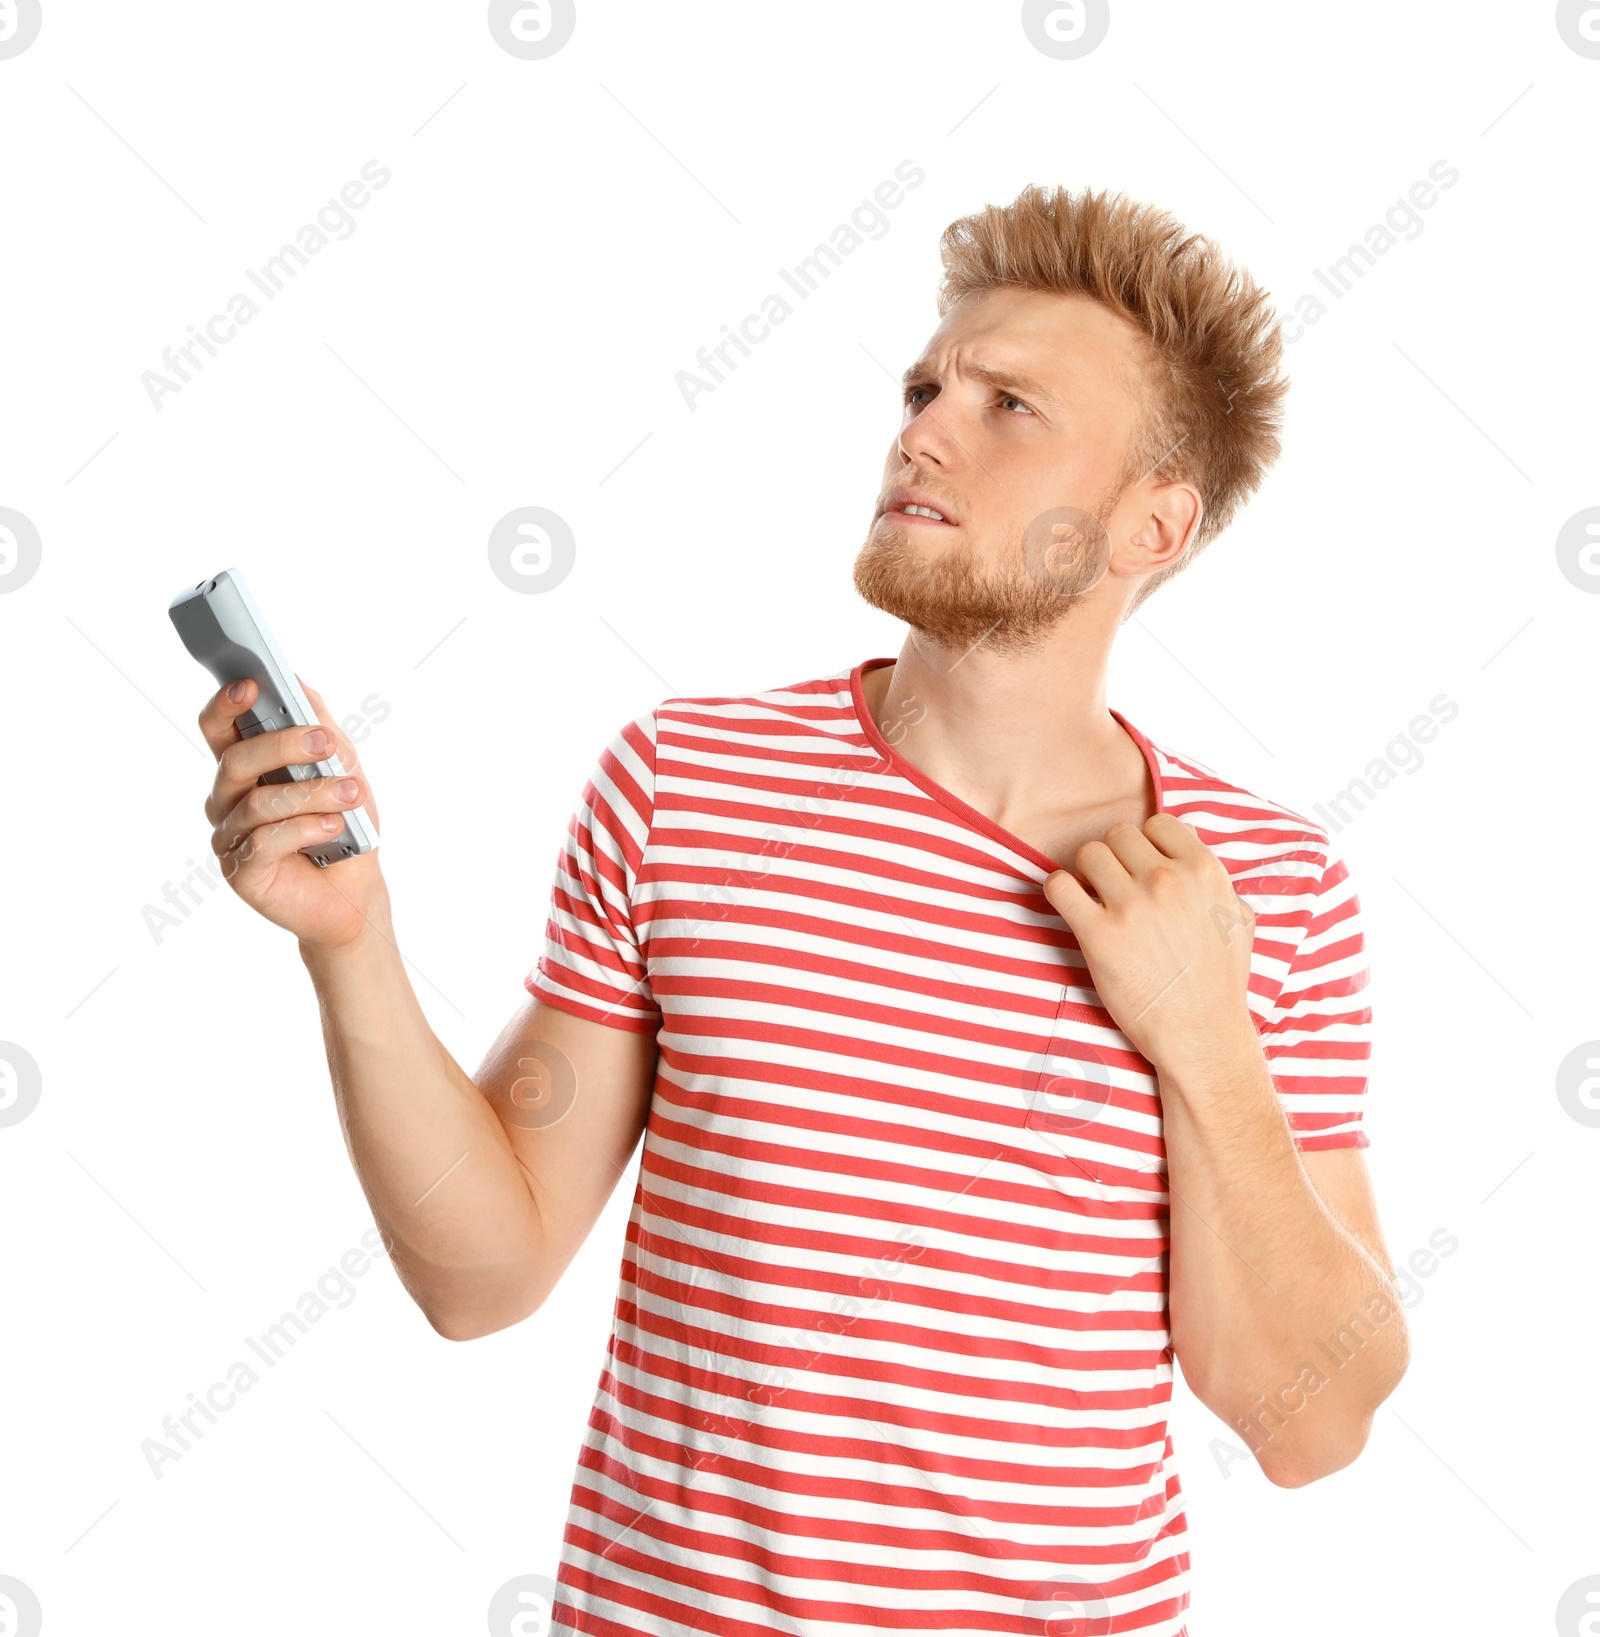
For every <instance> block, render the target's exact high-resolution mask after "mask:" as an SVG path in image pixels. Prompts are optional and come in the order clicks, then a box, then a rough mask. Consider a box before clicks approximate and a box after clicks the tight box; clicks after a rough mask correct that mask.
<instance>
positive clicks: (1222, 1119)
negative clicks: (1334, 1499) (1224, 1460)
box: [1159, 1033, 1409, 1484]
mask: <svg viewBox="0 0 1600 1637" xmlns="http://www.w3.org/2000/svg"><path fill="white" fill-rule="evenodd" d="M1159 1080H1160V1086H1161V1099H1162V1109H1163V1125H1164V1132H1165V1139H1166V1149H1167V1181H1168V1192H1169V1197H1170V1199H1171V1223H1170V1234H1171V1251H1170V1263H1169V1270H1168V1273H1169V1294H1168V1301H1169V1311H1170V1320H1171V1333H1172V1340H1173V1348H1174V1351H1175V1353H1176V1354H1177V1358H1178V1361H1179V1363H1180V1364H1181V1365H1182V1367H1183V1373H1184V1379H1185V1380H1186V1381H1187V1382H1188V1383H1189V1384H1190V1386H1191V1387H1192V1388H1193V1389H1194V1391H1195V1393H1196V1394H1197V1396H1198V1397H1200V1398H1201V1400H1202V1401H1203V1402H1204V1403H1205V1404H1206V1405H1207V1406H1208V1407H1209V1408H1210V1409H1212V1410H1213V1411H1214V1412H1215V1413H1216V1414H1217V1415H1219V1416H1221V1417H1222V1419H1223V1420H1224V1421H1226V1422H1227V1423H1228V1424H1229V1425H1230V1426H1232V1427H1234V1428H1235V1429H1236V1430H1237V1431H1238V1432H1239V1433H1240V1435H1241V1436H1242V1437H1244V1438H1245V1440H1246V1442H1247V1443H1248V1444H1249V1446H1250V1448H1251V1451H1252V1453H1254V1454H1255V1456H1256V1458H1257V1460H1258V1462H1259V1463H1260V1465H1261V1467H1262V1470H1263V1471H1264V1472H1266V1473H1267V1474H1268V1476H1269V1477H1271V1478H1273V1480H1274V1481H1275V1482H1279V1483H1289V1484H1295V1483H1303V1482H1308V1481H1310V1480H1311V1479H1312V1478H1315V1477H1317V1476H1320V1475H1322V1474H1323V1473H1325V1472H1330V1471H1335V1470H1337V1469H1338V1468H1339V1467H1341V1466H1344V1465H1346V1464H1348V1462H1349V1461H1351V1460H1353V1459H1354V1458H1355V1456H1356V1455H1357V1454H1358V1453H1359V1452H1360V1449H1361V1446H1362V1444H1363V1443H1364V1442H1365V1439H1366V1435H1367V1431H1368V1428H1369V1427H1370V1424H1371V1419H1372V1414H1373V1412H1374V1411H1375V1410H1376V1408H1377V1406H1378V1405H1379V1404H1380V1403H1381V1402H1382V1401H1383V1399H1384V1398H1386V1397H1387V1396H1388V1394H1389V1393H1390V1392H1391V1391H1393V1389H1394V1387H1395V1385H1396V1384H1397V1383H1398V1381H1399V1379H1400V1377H1401V1375H1402V1374H1403V1373H1404V1370H1405V1363H1406V1357H1407V1351H1408V1345H1409V1344H1408V1339H1407V1334H1406V1325H1405V1318H1404V1314H1403V1312H1402V1310H1401V1306H1400V1302H1399V1299H1398V1297H1397V1296H1396V1295H1395V1294H1394V1292H1393V1291H1392V1289H1391V1288H1390V1287H1389V1284H1388V1281H1387V1276H1386V1273H1385V1270H1384V1269H1383V1268H1382V1267H1381V1266H1380V1265H1379V1264H1378V1262H1377V1261H1376V1260H1374V1258H1373V1257H1372V1255H1371V1254H1370V1253H1369V1252H1368V1251H1367V1250H1366V1248H1365V1247H1364V1246H1363V1245H1362V1244H1361V1243H1360V1242H1359V1241H1358V1240H1357V1239H1355V1238H1354V1237H1353V1236H1352V1235H1351V1234H1350V1233H1349V1232H1348V1231H1346V1229H1345V1228H1344V1227H1343V1226H1342V1225H1341V1224H1340V1223H1339V1222H1338V1220H1337V1219H1336V1218H1335V1217H1334V1216H1333V1215H1332V1214H1331V1213H1330V1212H1329V1210H1328V1208H1327V1206H1326V1205H1325V1204H1324V1202H1323V1200H1322V1198H1321V1196H1320V1195H1319V1194H1318V1193H1317V1191H1316V1189H1315V1187H1314V1186H1313V1185H1312V1183H1311V1180H1310V1178H1309V1177H1308V1176H1307V1175H1306V1172H1305V1168H1304V1167H1303V1166H1302V1164H1301V1163H1300V1157H1299V1153H1298V1151H1297V1150H1296V1148H1295V1146H1294V1141H1293V1138H1292V1136H1291V1134H1290V1130H1289V1125H1288V1121H1287V1120H1286V1119H1285V1117H1284V1114H1283V1110H1282V1108H1281V1107H1280V1105H1279V1103H1278V1098H1277V1093H1276V1090H1275V1089H1274V1087H1273V1084H1272V1077H1271V1073H1270V1070H1269V1068H1268V1064H1267V1060H1266V1057H1265V1054H1264V1053H1263V1052H1262V1050H1261V1047H1260V1044H1259V1040H1257V1039H1255V1038H1254V1037H1252V1038H1248V1039H1246V1038H1244V1037H1243V1035H1242V1033H1241V1037H1240V1041H1239V1043H1238V1045H1237V1047H1236V1049H1234V1050H1232V1051H1230V1052H1227V1053H1226V1054H1219V1055H1218V1056H1217V1057H1216V1058H1214V1060H1213V1061H1212V1062H1211V1063H1208V1064H1206V1065H1205V1066H1203V1067H1201V1066H1197V1065H1186V1066H1184V1067H1182V1068H1177V1067H1169V1068H1168V1069H1166V1070H1163V1071H1161V1072H1160V1074H1159Z"/></svg>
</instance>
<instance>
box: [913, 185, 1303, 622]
mask: <svg viewBox="0 0 1600 1637" xmlns="http://www.w3.org/2000/svg"><path fill="white" fill-rule="evenodd" d="M939 254H940V258H941V259H942V261H943V263H944V276H943V278H942V280H941V281H940V285H939V296H938V302H939V314H940V316H941V317H943V315H944V314H945V313H946V312H947V311H948V310H949V308H950V307H951V306H952V305H953V304H954V303H955V302H956V301H958V300H959V299H960V298H961V297H962V296H964V295H968V294H970V293H971V292H973V291H977V290H988V289H993V288H995V287H996V286H998V285H1015V286H1018V287H1020V288H1022V289H1025V290H1055V291H1059V292H1062V293H1064V294H1069V295H1084V296H1089V297H1092V298H1093V299H1094V300H1096V301H1099V302H1102V303H1103V304H1104V305H1105V306H1107V307H1109V308H1110V309H1111V310H1112V312H1114V313H1117V314H1119V315H1120V316H1121V317H1123V318H1125V319H1127V320H1128V321H1129V322H1130V323H1132V324H1133V325H1134V326H1135V327H1136V328H1137V329H1138V330H1139V331H1140V332H1141V333H1142V334H1143V335H1144V336H1145V337H1146V338H1147V339H1148V341H1149V343H1150V346H1149V359H1148V368H1147V371H1146V382H1147V385H1146V390H1145V393H1144V403H1143V409H1144V414H1143V419H1142V424H1141V426H1140V429H1139V431H1138V432H1137V433H1136V434H1135V437H1134V439H1133V445H1132V447H1131V448H1130V449H1129V450H1128V453H1127V457H1126V462H1125V465H1124V468H1123V473H1122V477H1121V479H1120V481H1119V484H1118V487H1119V488H1120V487H1121V486H1122V484H1123V483H1132V482H1137V481H1139V480H1141V479H1143V478H1145V477H1147V476H1150V475H1153V474H1156V473H1159V475H1160V476H1162V477H1163V478H1166V479H1168V480H1171V479H1180V478H1181V479H1182V480H1183V481H1185V482H1188V483H1192V484H1193V485H1194V486H1195V488H1196V489H1198V490H1199V492H1200V497H1201V499H1202V500H1203V501H1204V502H1205V513H1204V515H1203V516H1202V518H1201V520H1200V525H1199V527H1198V528H1197V529H1196V530H1195V533H1194V538H1193V539H1192V540H1191V541H1190V543H1189V549H1188V550H1187V551H1186V552H1185V553H1184V555H1183V556H1182V557H1180V558H1178V559H1177V560H1176V561H1175V562H1173V563H1170V564H1168V565H1167V567H1166V568H1164V569H1162V570H1160V571H1159V572H1158V573H1156V574H1152V575H1151V576H1150V578H1149V579H1148V580H1146V581H1145V582H1144V584H1143V585H1142V586H1141V587H1140V589H1139V591H1138V593H1137V594H1136V595H1135V597H1134V599H1133V601H1132V603H1131V605H1130V606H1129V608H1128V614H1129V615H1131V614H1132V613H1133V612H1134V610H1135V609H1137V608H1138V607H1139V605H1140V604H1141V603H1143V602H1144V601H1145V599H1146V598H1148V597H1149V596H1151V595H1152V594H1153V593H1154V592H1155V591H1157V590H1158V589H1159V588H1160V587H1161V586H1163V585H1165V584H1166V582H1167V581H1168V580H1170V579H1171V578H1172V576H1173V575H1174V574H1177V573H1180V572H1181V571H1182V570H1183V569H1185V568H1187V567H1188V566H1189V564H1190V563H1191V562H1193V560H1194V559H1195V558H1196V557H1197V556H1198V555H1199V553H1200V551H1201V550H1202V548H1203V547H1205V546H1206V545H1208V544H1209V543H1210V541H1211V540H1213V539H1214V538H1215V537H1216V536H1217V535H1218V534H1220V533H1221V532H1222V530H1223V529H1225V528H1226V527H1227V526H1228V524H1229V523H1230V522H1231V521H1232V520H1233V517H1234V514H1235V513H1236V512H1237V511H1238V509H1239V507H1240V506H1241V505H1243V504H1244V502H1245V501H1246V500H1247V499H1248V498H1249V497H1250V495H1252V494H1253V493H1254V492H1255V491H1256V489H1257V488H1258V487H1259V486H1260V483H1261V479H1262V478H1263V476H1264V475H1265V474H1266V471H1267V468H1268V467H1269V466H1271V465H1272V463H1273V462H1274V461H1275V460H1276V459H1277V458H1278V454H1279V451H1280V449H1281V447H1282V444H1281V440H1280V431H1281V428H1282V424H1283V399H1284V396H1285V394H1286V393H1287V392H1288V390H1289V383H1288V381H1287V379H1285V378H1284V376H1283V375H1282V374H1281V373H1280V370H1281V366H1282V362H1283V338H1282V335H1281V333H1280V332H1279V329H1278V322H1277V315H1276V313H1275V311H1274V310H1273V307H1272V303H1271V300H1270V298H1269V297H1268V295H1267V293H1266V291H1265V290H1263V289H1262V288H1261V287H1260V286H1259V285H1257V284H1255V283H1254V282H1253V281H1252V280H1251V278H1250V277H1249V275H1248V274H1247V273H1245V272H1244V271H1243V270H1242V269H1239V268H1236V267H1235V266H1234V265H1233V264H1232V263H1231V262H1229V261H1228V259H1227V258H1226V257H1225V256H1224V255H1223V254H1222V251H1221V250H1220V249H1219V247H1218V246H1217V244H1216V243H1215V242H1214V241H1213V240H1211V239H1208V238H1206V237H1204V236H1203V235H1202V234H1199V233H1190V232H1189V231H1188V230H1187V229H1186V228H1184V227H1182V226H1181V225H1180V224H1179V223H1177V222H1175V221H1174V220H1173V219H1172V217H1171V216H1170V215H1168V214H1167V212H1166V211H1164V210H1160V209H1157V208H1156V207H1155V206H1154V205H1147V204H1139V203H1136V202H1135V201H1132V200H1130V199H1128V198H1126V197H1125V196H1124V195H1122V194H1120V193H1118V194H1108V193H1104V192H1101V193H1094V192H1087V191H1086V192H1081V193H1077V194H1074V193H1071V192H1069V191H1067V190H1066V189H1064V188H1040V187H1037V186H1031V187H1027V188H1024V189H1023V190H1022V192H1021V193H1019V194H1018V195H1017V197H1016V198H1015V199H1014V200H1013V201H1012V202H1011V203H1010V204H1009V205H989V206H986V207H985V208H984V209H983V210H980V211H977V212H975V213H974V214H973V215H971V216H963V217H961V218H959V219H958V220H956V221H953V222H951V224H950V225H949V226H948V227H947V228H946V229H945V230H944V233H943V235H942V236H941V238H940V241H939Z"/></svg>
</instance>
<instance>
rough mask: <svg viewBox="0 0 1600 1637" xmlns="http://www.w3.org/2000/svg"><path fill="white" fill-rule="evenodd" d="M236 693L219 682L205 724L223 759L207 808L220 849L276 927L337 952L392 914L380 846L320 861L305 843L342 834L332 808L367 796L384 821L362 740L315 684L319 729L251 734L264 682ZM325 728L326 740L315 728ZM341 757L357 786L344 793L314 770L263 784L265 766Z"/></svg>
mask: <svg viewBox="0 0 1600 1637" xmlns="http://www.w3.org/2000/svg"><path fill="white" fill-rule="evenodd" d="M232 686H233V687H235V688H237V689H238V690H239V692H240V697H239V698H238V699H233V698H230V697H229V689H228V688H219V689H218V690H217V692H216V693H215V694H214V695H213V696H212V698H211V699H210V701H209V702H208V703H207V705H206V708H205V709H204V710H203V711H201V712H200V731H201V732H202V733H203V734H204V735H205V737H206V743H207V744H208V745H210V747H211V750H212V753H213V754H214V755H215V756H216V758H217V776H216V779H215V781H214V782H213V784H212V786H211V794H210V795H209V796H207V797H206V804H205V813H206V818H207V820H208V821H209V822H210V823H211V824H212V825H213V826H214V828H213V830H212V833H211V850H212V851H213V852H214V853H215V854H216V855H217V856H218V857H219V858H220V859H221V860H222V874H223V878H224V879H225V880H226V881H227V883H228V885H229V886H231V887H232V888H233V890H234V891H235V892H236V893H238V895H239V896H240V897H241V898H242V899H244V901H245V902H246V903H247V904H248V905H249V906H250V907H251V908H252V909H253V910H256V911H258V912H259V913H260V914H262V915H264V916H265V917H266V918H267V919H268V920H269V921H271V922H272V923H273V924H274V925H276V926H281V927H283V928H284V929H285V930H286V931H289V932H292V933H294V935H295V936H296V937H297V938H298V939H299V940H300V943H301V946H302V948H303V949H308V950H316V951H327V950H335V949H339V948H341V947H344V946H346V945H349V944H352V943H354V942H355V941H356V940H357V939H358V938H359V937H360V936H361V935H362V933H364V932H366V931H367V930H368V929H369V927H370V926H371V925H373V924H374V923H380V922H381V923H386V922H387V918H388V911H387V893H386V889H385V886H384V881H383V874H382V871H381V869H380V867H379V864H378V855H377V852H376V851H373V852H370V853H358V854H356V855H354V856H352V857H350V858H344V859H340V860H339V862H338V863H337V864H330V865H328V866H327V867H326V868H323V869H319V868H318V867H317V866H316V865H315V864H313V863H312V862H311V860H310V859H309V858H307V857H305V856H304V854H302V853H301V852H300V848H302V847H307V846H310V845H311V844H312V843H313V842H318V841H326V840H327V839H328V837H329V835H337V834H338V832H339V830H340V828H341V827H342V823H343V821H342V819H336V822H335V823H334V824H333V825H332V828H331V829H330V828H328V827H327V825H326V824H325V822H324V815H325V814H333V815H336V816H337V815H339V814H342V813H344V812H346V811H348V810H349V809H350V808H352V807H356V806H359V805H361V804H362V803H365V805H366V809H367V813H368V815H369V817H370V818H371V820H372V827H373V829H374V830H376V829H377V828H378V808H377V803H376V802H375V801H374V800H373V797H372V791H371V788H370V786H369V785H368V784H367V781H366V778H365V776H364V775H363V774H362V772H361V764H360V760H359V758H358V757H357V756H356V753H355V748H354V746H352V745H351V743H350V741H349V740H348V739H347V738H346V737H345V736H344V734H343V733H341V732H340V731H339V729H338V727H337V726H336V724H335V723H334V720H333V717H332V715H331V714H330V712H329V711H328V709H327V707H326V706H325V705H324V704H323V702H322V696H321V695H320V694H318V693H317V692H316V691H315V690H314V689H311V688H306V687H305V684H304V683H303V682H302V683H301V686H302V687H303V688H305V694H306V697H307V698H308V699H309V700H310V701H311V704H312V707H313V708H314V709H315V711H316V713H317V720H318V721H319V722H321V723H322V728H321V729H320V730H318V729H315V728H299V727H293V728H279V729H277V730H276V731H275V732H272V733H258V734H256V735H254V736H253V737H251V738H248V739H246V738H243V737H241V735H240V733H239V728H238V723H237V718H238V717H240V716H241V715H243V714H244V712H246V711H247V710H249V709H250V707H251V705H252V704H253V703H254V702H255V699H256V696H257V694H258V693H259V691H260V690H259V689H258V688H257V687H256V684H255V683H254V681H251V680H246V681H243V682H239V683H235V684H233V685H232ZM319 731H320V732H322V733H325V734H326V736H327V742H326V744H325V745H323V747H322V748H321V749H318V748H316V747H315V746H314V745H313V744H310V743H308V742H307V736H308V735H309V734H313V733H317V732H319ZM330 752H331V753H333V754H335V755H337V756H338V758H339V761H340V764H341V765H342V766H343V767H344V769H345V778H346V779H349V780H351V781H353V782H354V786H355V788H354V791H353V793H352V794H350V795H348V796H344V795H340V794H339V792H338V787H339V786H340V785H341V784H342V783H343V782H344V781H343V780H341V779H305V780H296V781H293V782H291V783H288V784H261V783H258V782H257V781H258V780H259V779H260V778H261V775H262V774H263V773H270V772H271V771H272V770H273V769H274V768H279V767H289V766H292V765H298V764H301V763H305V762H317V761H321V760H323V759H324V758H325V757H326V756H327V755H329V753H330Z"/></svg>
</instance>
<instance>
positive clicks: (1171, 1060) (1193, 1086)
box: [1151, 1008, 1266, 1097]
mask: <svg viewBox="0 0 1600 1637" xmlns="http://www.w3.org/2000/svg"><path fill="white" fill-rule="evenodd" d="M1151 1066H1152V1067H1153V1068H1154V1069H1155V1071H1156V1075H1157V1078H1158V1079H1159V1080H1160V1081H1161V1082H1162V1083H1163V1085H1164V1086H1165V1085H1171V1086H1173V1087H1175V1088H1181V1089H1182V1090H1183V1091H1185V1092H1186V1093H1188V1094H1190V1095H1192V1096H1195V1097H1203V1096H1204V1095H1206V1094H1207V1092H1209V1091H1213V1090H1215V1091H1219V1092H1224V1093H1225V1092H1226V1090H1227V1088H1228V1087H1229V1086H1230V1085H1237V1084H1238V1080H1239V1077H1240V1075H1241V1074H1249V1073H1252V1072H1255V1071H1258V1070H1260V1069H1263V1068H1265V1067H1266V1052H1265V1050H1264V1048H1263V1046H1262V1043H1261V1035H1260V1033H1259V1031H1258V1030H1257V1028H1256V1024H1255V1019H1254V1017H1253V1016H1252V1014H1251V1013H1250V1011H1249V1009H1248V1008H1244V1009H1243V1010H1241V1012H1240V1013H1239V1015H1238V1016H1236V1017H1232V1018H1229V1019H1227V1020H1226V1021H1222V1020H1219V1021H1218V1022H1217V1023H1216V1024H1215V1025H1214V1026H1213V1027H1212V1028H1209V1029H1207V1030H1205V1032H1204V1033H1193V1034H1190V1035H1189V1036H1187V1037H1186V1038H1185V1039H1183V1040H1181V1041H1178V1042H1176V1043H1175V1044H1174V1045H1172V1046H1171V1047H1170V1048H1166V1049H1163V1050H1161V1051H1159V1052H1158V1054H1157V1056H1156V1057H1154V1058H1152V1059H1151Z"/></svg>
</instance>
